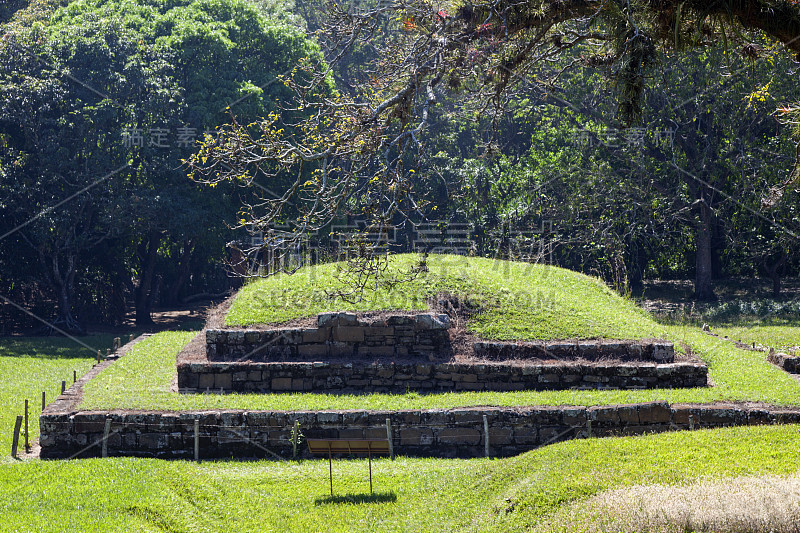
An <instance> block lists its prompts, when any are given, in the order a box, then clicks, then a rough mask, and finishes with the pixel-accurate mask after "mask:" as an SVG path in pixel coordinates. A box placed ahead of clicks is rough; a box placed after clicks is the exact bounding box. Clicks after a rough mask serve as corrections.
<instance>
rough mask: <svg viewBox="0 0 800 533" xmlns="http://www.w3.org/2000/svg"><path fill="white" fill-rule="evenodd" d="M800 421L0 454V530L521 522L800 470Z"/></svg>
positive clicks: (504, 527)
mask: <svg viewBox="0 0 800 533" xmlns="http://www.w3.org/2000/svg"><path fill="white" fill-rule="evenodd" d="M799 446H800V428H798V427H796V426H783V427H775V426H770V427H743V428H730V429H719V430H709V431H697V432H693V433H688V432H681V433H668V434H661V435H649V436H642V437H626V438H609V439H589V440H577V441H571V442H564V443H560V444H556V445H552V446H548V447H545V448H540V449H538V450H534V451H532V452H529V453H527V454H524V455H521V456H518V457H514V458H509V459H503V460H487V459H477V460H451V459H411V458H399V459H398V460H396V461H394V462H392V461H390V460H388V459H380V460H377V461H374V462H373V475H374V482H375V487H376V494H375V495H374V496H370V495H369V485H368V481H367V464H366V461H365V460H362V459H359V460H349V461H348V460H345V461H336V463H335V464H334V467H333V474H334V489H335V492H336V496H337V497H336V498H333V499H331V498H330V497H329V493H328V480H327V476H328V464H327V461H303V462H299V463H294V462H270V461H261V462H216V463H215V462H212V463H203V464H201V465H196V464H194V463H190V462H185V461H159V460H146V459H144V460H143V459H105V460H100V459H92V460H76V461H66V462H55V461H54V462H32V463H23V464H15V465H3V466H0V469H2V474H3V475H2V476H0V530H2V531H39V532H47V531H59V532H62V531H81V532H85V531H171V532H194V531H302V532H305V531H332V532H335V531H343V532H344V531H475V532H478V531H487V532H489V531H491V532H517V531H527V530H529V528H531V527H536V526H545V529H546V526H547V524H548V522H549V520H550V517H551V516H553V514H554V513H557V512H558V511H559V510H561V509H564V508H567V507H568V506H570V505H572V504H574V503H576V502H581V501H583V500H585V499H586V498H588V497H590V496H592V495H595V494H599V493H601V492H602V491H605V490H608V489H612V488H619V487H627V486H631V485H637V484H652V483H662V484H667V485H676V484H684V483H687V482H691V481H695V480H699V479H713V478H716V477H719V476H745V475H759V474H790V473H793V472H796V471H797V470H798V469H800V456H798V454H797V449H798V447H799Z"/></svg>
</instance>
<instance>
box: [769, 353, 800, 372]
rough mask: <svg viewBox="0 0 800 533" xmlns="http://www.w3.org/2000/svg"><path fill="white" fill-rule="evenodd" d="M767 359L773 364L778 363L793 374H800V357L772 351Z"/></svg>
mask: <svg viewBox="0 0 800 533" xmlns="http://www.w3.org/2000/svg"><path fill="white" fill-rule="evenodd" d="M767 360H769V362H770V363H772V364H773V365H777V366H779V367H781V368H782V369H784V370H785V371H786V372H789V373H791V374H800V357H795V356H791V355H789V354H785V353H780V352H778V353H775V352H773V353H770V354H769V355H768V356H767Z"/></svg>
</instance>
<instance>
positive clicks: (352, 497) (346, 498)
mask: <svg viewBox="0 0 800 533" xmlns="http://www.w3.org/2000/svg"><path fill="white" fill-rule="evenodd" d="M396 501H397V494H395V493H394V492H373V493H372V494H367V493H361V494H342V495H337V496H326V497H324V498H317V499H316V500H314V505H326V504H341V503H393V502H396Z"/></svg>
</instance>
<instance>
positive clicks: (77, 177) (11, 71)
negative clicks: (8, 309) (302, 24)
mask: <svg viewBox="0 0 800 533" xmlns="http://www.w3.org/2000/svg"><path fill="white" fill-rule="evenodd" d="M15 39H16V40H15V41H13V42H9V43H8V44H7V46H6V47H4V50H3V52H4V61H5V65H4V67H5V68H4V69H3V76H4V79H3V81H2V83H3V85H2V86H3V88H4V89H5V92H4V105H3V111H4V116H3V122H2V126H3V132H4V133H5V134H6V136H7V137H6V138H7V139H8V141H9V142H8V143H7V150H5V152H4V153H3V157H4V159H3V162H4V164H3V168H4V169H6V170H8V174H7V176H5V177H4V182H3V186H4V194H7V196H4V199H6V200H9V201H8V202H7V205H13V206H14V208H15V210H16V213H15V217H16V218H15V219H16V220H17V221H20V223H21V221H23V220H24V219H25V217H26V216H32V215H33V214H35V213H36V210H37V209H36V206H41V207H46V206H54V205H56V204H58V205H59V209H53V210H51V211H48V213H49V214H50V215H51V218H45V217H39V218H38V219H36V221H35V223H32V224H30V225H29V226H28V227H27V228H26V229H27V230H29V231H27V232H20V233H19V235H20V236H25V237H26V238H27V241H26V242H28V243H29V244H30V246H32V247H34V248H36V249H37V250H41V253H42V254H43V256H44V259H43V260H42V261H41V263H42V265H43V268H44V266H45V265H47V268H48V270H47V273H46V275H47V276H50V277H48V278H47V279H48V280H49V281H50V282H51V283H50V285H51V286H52V289H53V290H54V291H55V292H56V293H58V294H59V295H60V296H59V314H60V317H61V318H60V319H59V320H61V321H66V322H68V323H69V326H70V328H71V329H72V330H80V329H81V327H80V324H78V323H77V321H76V320H75V318H74V317H73V316H72V313H73V311H74V310H73V308H74V306H75V305H74V286H75V278H76V276H81V275H83V274H86V275H88V273H89V271H92V272H95V274H92V275H96V276H97V277H98V278H100V279H103V278H104V279H111V280H116V281H114V283H125V284H126V285H127V284H128V282H125V281H124V280H125V278H126V277H128V279H130V276H133V277H135V278H136V282H135V283H133V284H130V287H131V289H132V291H133V293H134V299H135V308H136V319H137V323H139V324H148V323H151V319H150V309H151V307H152V305H153V304H154V301H155V299H156V297H157V296H158V295H159V294H160V293H162V292H163V293H165V297H164V299H165V300H166V299H170V300H172V301H175V300H176V299H178V298H179V297H180V295H181V293H182V291H184V290H185V288H186V286H187V285H188V281H189V280H190V278H191V275H190V273H189V272H187V269H189V270H191V269H192V268H194V269H196V270H197V272H198V273H199V272H202V271H203V270H204V268H205V266H204V265H206V264H207V263H208V262H212V261H214V260H218V259H219V258H221V257H222V256H223V255H224V253H225V250H224V243H225V241H226V240H228V239H230V237H231V234H230V230H229V229H228V227H227V226H226V221H229V222H233V220H234V219H235V218H236V217H235V214H236V211H237V210H238V209H239V205H240V204H239V201H240V200H239V199H236V198H235V196H234V195H233V194H232V192H231V190H229V188H227V187H224V186H222V187H218V188H215V189H208V188H207V187H205V186H202V185H200V184H197V183H194V182H192V181H191V180H189V179H188V178H187V176H186V172H185V171H184V170H182V169H181V168H180V166H181V158H183V157H186V156H188V155H189V154H190V153H191V151H192V150H193V149H194V146H195V141H202V140H203V137H204V134H206V133H208V134H210V135H214V134H215V129H216V128H217V126H218V125H219V124H221V123H223V122H225V121H227V120H229V119H230V118H231V117H236V118H237V119H239V120H241V121H243V122H244V123H248V122H249V121H250V120H252V119H253V118H255V117H257V116H260V115H263V114H266V113H268V112H270V110H273V109H275V105H276V104H275V101H276V100H280V99H281V98H282V94H283V93H285V92H286V91H287V90H286V88H285V87H284V86H283V85H282V84H280V83H275V81H276V78H277V76H278V75H279V74H281V73H283V72H286V70H287V69H290V68H291V65H293V64H294V63H295V62H296V61H298V60H299V59H300V58H302V57H307V56H308V57H313V56H315V54H316V55H318V51H317V49H316V47H315V46H314V44H313V43H312V42H311V41H309V40H308V39H307V38H306V37H305V36H304V35H303V33H302V32H301V31H300V30H299V29H297V28H296V27H292V26H290V25H288V24H286V23H284V22H273V21H270V20H268V19H267V18H266V17H265V16H264V15H263V14H261V13H260V12H259V11H258V10H257V9H256V8H255V7H254V6H253V5H252V4H250V3H249V2H246V1H244V0H173V1H169V2H167V1H163V0H144V1H132V0H77V1H75V2H71V3H70V4H69V5H67V6H65V7H63V8H60V9H57V10H55V11H54V12H53V13H52V15H51V16H50V17H49V18H48V19H47V20H46V22H44V23H40V24H34V25H31V26H24V25H22V26H21V27H20V29H19V30H18V32H17V33H16V36H15ZM23 52H24V53H23ZM37 57H40V58H42V60H41V61H39V60H37V59H36V58H37ZM64 117H69V118H68V119H67V118H64ZM181 136H182V137H181ZM122 167H124V169H123V170H119V169H120V168H122ZM115 169H117V170H118V172H117V173H115V174H114V175H113V176H110V177H108V178H107V179H104V180H100V182H99V184H94V181H92V180H95V179H97V178H101V177H102V176H104V175H105V174H104V172H112V171H114V170H115ZM87 186H88V187H89V188H88V192H87V193H86V194H83V193H80V194H77V196H75V201H72V200H70V201H68V202H65V203H63V204H59V202H60V201H61V200H64V199H65V198H70V195H72V194H74V193H76V192H79V191H81V189H82V188H83V187H87ZM23 197H24V201H23ZM245 199H246V197H245ZM68 215H69V216H71V218H69V221H68V222H67V221H65V220H60V221H57V220H55V219H54V218H52V217H67V216H68ZM11 220H13V219H12V218H7V219H6V218H4V222H5V221H8V222H9V223H11ZM62 228H63V233H62V232H61V229H62ZM34 229H37V230H38V229H41V231H39V232H38V233H36V234H33V232H32V231H33V230H34ZM56 230H58V231H56ZM76 234H77V235H79V236H80V238H79V239H76V237H75V235H76ZM110 240H111V241H113V242H110ZM43 243H50V244H48V245H47V246H44V247H43ZM125 243H127V244H125ZM101 249H102V250H104V251H105V252H107V253H113V254H120V255H116V256H115V258H114V260H113V261H108V262H107V263H106V262H102V263H103V266H104V268H106V269H108V270H109V272H108V273H107V275H98V274H97V271H96V268H94V267H90V266H89V265H87V261H88V260H89V259H90V256H91V255H92V254H93V253H94V252H97V251H98V250H101ZM64 254H67V255H66V256H64ZM62 256H63V257H62ZM53 257H58V258H59V259H58V261H55V262H54V260H53ZM168 257H171V258H174V259H176V260H175V261H168V260H166V258H168ZM55 263H57V264H58V267H57V270H58V275H55V276H53V275H51V271H53V269H54V268H55V267H53V266H51V265H54V264H55ZM43 275H44V274H43ZM51 278H52V279H51ZM162 280H169V281H170V283H171V285H170V286H169V287H167V288H165V290H163V291H162V290H161V288H162V287H161V283H162ZM115 299H116V301H119V298H117V297H115Z"/></svg>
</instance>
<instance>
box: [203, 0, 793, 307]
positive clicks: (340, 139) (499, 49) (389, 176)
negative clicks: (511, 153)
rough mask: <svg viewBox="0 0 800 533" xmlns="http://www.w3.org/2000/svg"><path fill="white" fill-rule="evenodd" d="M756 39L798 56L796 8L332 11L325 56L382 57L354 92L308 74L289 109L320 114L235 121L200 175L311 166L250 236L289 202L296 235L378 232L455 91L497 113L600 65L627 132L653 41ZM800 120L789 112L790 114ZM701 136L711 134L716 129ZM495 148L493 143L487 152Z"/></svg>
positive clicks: (400, 206)
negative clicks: (520, 94) (362, 53)
mask: <svg viewBox="0 0 800 533" xmlns="http://www.w3.org/2000/svg"><path fill="white" fill-rule="evenodd" d="M387 20H388V21H389V22H388V23H387ZM751 32H756V33H759V34H763V35H766V36H767V37H769V38H772V39H774V40H776V41H779V42H781V43H783V46H784V48H785V50H786V51H787V52H788V53H791V54H796V53H798V52H800V38H799V37H800V6H798V4H797V3H796V2H784V1H773V0H750V1H732V0H719V1H712V2H707V1H699V0H687V1H678V0H641V1H633V0H630V1H628V0H612V1H600V0H597V1H592V0H589V1H587V0H581V1H578V0H557V1H556V0H543V1H538V2H537V1H534V2H509V1H508V0H491V1H484V2H478V3H460V4H459V5H458V6H457V8H456V9H454V10H452V11H447V10H441V9H438V8H435V7H433V5H432V4H429V3H427V2H416V1H409V2H399V3H394V4H391V5H387V4H378V5H377V6H376V7H374V8H361V9H355V8H354V9H350V10H347V9H345V8H343V7H334V9H333V10H332V11H331V12H329V15H328V26H327V27H326V30H325V31H324V32H322V35H324V36H325V37H327V41H326V50H327V57H328V58H329V60H330V61H331V62H334V63H335V62H336V61H337V60H338V58H342V57H345V56H346V54H347V53H348V51H349V50H351V49H352V48H353V47H354V46H356V44H358V43H360V42H362V41H363V40H365V39H370V40H371V42H373V43H375V47H376V48H377V54H376V55H377V58H376V60H375V61H374V62H372V63H371V64H370V67H369V68H365V69H364V70H363V71H362V75H361V77H360V78H359V79H358V80H356V82H355V83H354V84H353V87H352V89H351V90H350V91H348V93H347V95H346V96H345V95H342V94H338V95H336V96H334V97H329V96H326V95H325V94H321V93H320V92H319V91H318V87H319V84H320V83H321V82H322V80H324V79H325V76H326V75H327V70H325V69H320V68H316V69H315V68H314V66H313V65H312V66H307V67H306V70H305V71H304V73H305V75H306V77H307V78H308V79H309V80H310V81H303V80H300V79H293V80H289V81H288V83H289V86H290V87H291V88H292V89H293V90H294V91H295V99H294V101H293V102H294V105H295V107H296V108H298V109H307V110H313V114H312V115H311V116H310V118H308V119H305V120H304V121H302V122H301V123H300V124H299V126H298V125H297V124H294V125H295V126H296V127H294V128H289V125H290V123H292V120H286V117H281V116H278V115H274V116H271V117H268V119H267V120H265V121H264V122H263V123H262V124H261V129H260V131H259V132H258V134H257V135H255V136H254V135H252V132H251V131H249V130H247V129H246V128H242V127H239V126H238V125H235V124H234V125H233V126H232V127H231V128H230V129H229V130H228V131H226V133H225V135H224V136H223V140H221V141H220V142H219V143H218V144H215V145H207V146H205V147H204V148H203V149H202V150H201V152H200V153H199V154H198V155H197V156H196V157H195V158H194V159H193V160H192V164H193V169H194V171H195V173H196V175H200V176H203V177H204V179H206V180H208V181H210V182H220V181H238V182H240V183H241V181H242V180H244V181H245V182H250V181H251V180H254V179H256V178H257V177H258V176H267V177H270V176H274V175H275V174H276V172H277V171H278V170H284V169H285V168H296V169H305V168H307V167H312V168H313V170H314V174H313V178H312V179H310V180H309V179H306V178H305V177H303V178H301V179H298V180H296V181H295V183H294V184H292V185H291V186H290V187H288V188H287V189H286V193H285V194H284V195H282V196H281V197H280V198H278V199H275V200H271V201H266V202H264V203H263V204H262V205H260V206H259V207H260V210H259V211H258V212H248V216H249V218H248V221H247V225H249V226H250V228H251V229H253V230H254V231H269V230H270V229H271V228H273V227H274V226H275V224H276V223H277V222H278V221H281V220H282V218H283V217H284V208H285V206H286V205H287V204H289V203H293V205H297V206H300V208H299V210H298V216H297V217H296V218H295V220H294V225H293V231H292V232H291V235H290V236H286V237H285V238H290V239H294V240H296V241H299V240H300V239H301V238H302V236H303V234H304V233H306V232H307V231H309V230H310V229H319V228H321V227H323V226H325V224H327V223H328V222H329V221H330V220H331V219H332V218H334V217H335V216H337V214H338V213H340V212H341V211H343V210H346V211H349V212H352V213H355V214H361V215H365V216H368V217H369V218H370V219H371V220H372V224H371V225H372V229H373V230H374V231H380V229H381V228H382V227H384V226H386V225H388V224H391V223H392V222H393V221H394V219H395V218H396V217H397V216H398V212H399V213H401V214H402V215H403V216H407V215H409V214H410V213H415V212H418V211H419V210H420V206H421V205H422V204H423V198H421V195H420V194H419V192H420V189H423V190H426V188H425V187H424V186H422V187H421V183H420V177H419V172H418V170H419V169H420V168H421V167H422V166H424V163H423V162H424V160H425V159H426V157H427V156H429V155H430V154H427V153H426V148H427V147H426V139H425V138H424V137H423V132H424V131H425V130H426V128H428V127H429V125H430V122H431V119H432V117H433V116H434V111H433V109H434V106H435V105H436V104H437V102H438V101H439V100H441V99H442V97H443V96H446V95H453V94H456V93H457V94H459V95H460V96H459V98H460V99H461V100H462V101H463V102H471V103H473V104H474V105H476V106H477V107H478V108H479V109H482V110H484V111H495V112H496V113H495V114H494V116H495V117H499V115H500V113H501V112H502V111H503V110H504V109H505V107H506V106H507V104H508V102H509V101H511V100H512V97H513V96H514V94H515V91H519V90H531V86H533V88H535V89H537V90H539V91H541V92H547V91H548V90H550V88H552V87H553V86H554V85H555V84H556V83H557V81H558V79H559V78H560V77H561V76H562V75H563V74H564V72H565V71H567V70H569V67H575V66H582V67H593V68H597V69H599V70H602V71H603V72H604V73H605V74H606V76H607V77H608V79H610V81H611V84H612V85H613V86H614V87H615V90H616V94H617V109H616V114H617V121H618V124H620V125H621V126H631V125H635V124H637V123H638V122H639V121H641V120H642V114H643V107H642V94H643V91H644V88H645V85H646V82H647V76H648V75H649V74H650V73H651V72H652V68H653V66H654V65H655V64H656V63H657V59H658V53H657V52H658V49H659V47H660V48H662V49H665V50H677V51H683V50H685V49H690V48H703V47H706V46H709V45H713V44H718V43H728V45H729V46H731V45H736V46H741V47H742V52H743V53H745V54H751V55H752V54H755V55H758V48H757V47H756V46H755V45H754V43H753V42H752V39H750V38H749V37H748V36H747V34H748V33H751ZM375 35H380V37H379V38H376V37H375ZM587 48H589V49H591V51H590V52H586V49H587ZM577 51H580V52H581V55H580V56H578V57H574V59H573V60H572V61H571V62H570V63H568V64H567V65H566V66H565V67H564V68H563V69H560V70H558V71H552V70H551V71H550V72H547V71H545V70H543V69H542V68H541V66H542V65H546V64H548V63H549V62H554V61H557V60H558V59H559V58H564V57H565V56H567V54H569V53H570V52H577ZM288 107H291V106H288ZM797 112H798V111H797V110H796V109H795V108H789V109H787V111H786V116H787V117H789V118H787V120H790V119H791V117H792V116H794V115H793V113H797ZM697 118H698V119H699V120H700V124H701V126H702V124H706V125H708V124H710V123H709V120H710V117H708V116H705V118H704V116H703V115H700V116H698V117H697ZM497 120H499V118H498V119H497ZM701 130H702V128H701ZM701 130H698V134H699V135H701V136H703V138H705V137H704V136H705V135H706V134H707V133H708V131H707V130H706V131H701ZM298 132H299V133H298ZM698 140H701V139H700V138H694V139H689V138H687V139H686V142H685V144H684V146H683V148H684V149H685V150H686V152H687V157H689V158H695V159H696V158H701V157H702V154H700V153H692V152H691V150H692V149H693V144H692V143H693V141H698ZM494 148H495V147H494V146H493V144H492V143H491V142H489V143H487V154H491V153H492V152H493V149H494ZM694 196H695V199H696V200H697V202H698V203H697V204H696V205H697V211H698V223H697V228H698V231H697V237H698V239H697V240H698V243H699V246H698V252H699V253H698V265H699V268H698V291H697V295H698V297H700V298H710V297H713V290H712V288H711V285H710V279H711V278H710V274H711V273H710V272H708V271H707V270H706V267H707V265H708V264H709V262H710V260H711V256H709V255H708V253H707V252H708V251H709V249H710V240H711V235H710V234H709V232H708V228H709V227H710V226H711V225H712V214H711V207H710V206H709V199H708V192H707V191H706V190H705V188H703V187H700V188H698V189H697V190H696V191H695V193H694ZM362 249H363V248H359V250H362ZM357 261H358V262H360V263H361V264H362V267H359V268H363V267H364V266H365V265H366V267H367V268H370V269H371V270H372V272H373V273H377V272H378V271H379V270H380V268H379V264H380V258H379V257H377V256H376V255H375V254H372V253H370V252H369V251H367V252H366V253H362V254H358V255H357ZM370 265H371V266H370Z"/></svg>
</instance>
